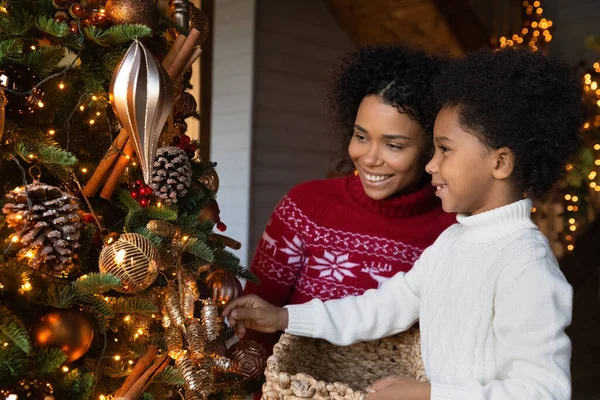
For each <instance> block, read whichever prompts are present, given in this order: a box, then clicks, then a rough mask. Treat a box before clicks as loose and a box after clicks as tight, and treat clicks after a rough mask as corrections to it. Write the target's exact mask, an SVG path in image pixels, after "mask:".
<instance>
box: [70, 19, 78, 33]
mask: <svg viewBox="0 0 600 400" xmlns="http://www.w3.org/2000/svg"><path fill="white" fill-rule="evenodd" d="M69 30H70V31H71V33H79V25H77V22H75V21H71V22H69Z"/></svg>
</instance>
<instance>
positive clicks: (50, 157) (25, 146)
mask: <svg viewBox="0 0 600 400" xmlns="http://www.w3.org/2000/svg"><path fill="white" fill-rule="evenodd" d="M14 149H15V152H16V153H17V154H18V155H19V157H21V158H22V159H23V160H25V161H26V162H31V160H32V159H31V158H30V157H29V156H30V155H31V154H33V155H34V157H35V158H34V159H35V160H37V161H38V162H39V163H40V164H42V165H43V166H44V167H46V168H47V169H48V170H49V171H50V172H51V173H52V174H53V175H54V176H56V177H57V178H58V179H59V180H61V181H66V180H68V179H69V171H68V170H67V169H66V168H67V167H70V166H73V165H75V164H76V163H77V157H75V156H74V155H73V154H71V153H70V152H68V151H66V150H63V149H62V148H60V146H58V144H55V143H52V142H50V144H47V143H43V142H38V143H34V142H33V141H32V140H29V139H27V140H22V141H20V142H18V143H17V144H16V145H15V147H14Z"/></svg>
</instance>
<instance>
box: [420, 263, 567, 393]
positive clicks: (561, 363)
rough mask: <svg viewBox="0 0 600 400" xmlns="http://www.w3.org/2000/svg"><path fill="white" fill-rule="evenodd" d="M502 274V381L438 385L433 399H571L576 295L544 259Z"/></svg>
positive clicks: (498, 328)
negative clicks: (571, 331)
mask: <svg viewBox="0 0 600 400" xmlns="http://www.w3.org/2000/svg"><path fill="white" fill-rule="evenodd" d="M510 269H511V271H510V272H509V271H506V272H507V273H503V274H501V276H500V278H499V279H498V282H497V285H496V296H495V299H494V314H495V315H494V322H493V327H494V333H495V335H496V340H497V342H499V343H500V346H501V347H500V348H499V349H497V354H495V357H496V360H504V361H503V362H502V363H501V364H502V365H504V366H505V367H506V369H505V370H504V371H502V370H501V371H497V373H498V374H500V375H501V376H502V379H498V380H494V381H492V382H490V383H488V384H487V385H481V384H480V383H479V382H476V381H475V380H474V379H472V381H470V382H465V384H464V385H463V386H457V385H445V384H442V383H436V382H432V387H431V400H484V399H485V400H522V399H544V400H546V399H547V400H568V399H570V398H571V377H570V370H569V363H570V358H571V342H570V341H569V338H568V337H567V335H566V334H565V332H564V330H565V328H566V327H567V326H568V325H569V324H570V323H571V312H572V304H573V303H572V299H573V290H572V288H571V286H570V285H569V284H568V283H567V281H566V280H565V278H564V276H563V275H562V273H561V272H560V270H559V269H558V266H557V265H556V264H555V263H552V262H549V261H548V260H547V259H546V260H538V261H536V262H533V263H529V264H526V265H517V266H511V268H510Z"/></svg>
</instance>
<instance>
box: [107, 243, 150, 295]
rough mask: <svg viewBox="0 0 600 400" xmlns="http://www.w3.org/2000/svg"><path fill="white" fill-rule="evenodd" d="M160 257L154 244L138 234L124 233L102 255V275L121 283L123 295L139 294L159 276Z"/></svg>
mask: <svg viewBox="0 0 600 400" xmlns="http://www.w3.org/2000/svg"><path fill="white" fill-rule="evenodd" d="M158 265H159V255H158V250H157V249H156V247H154V245H153V244H152V242H151V241H150V240H149V239H147V238H145V237H144V236H142V235H139V234H137V233H124V234H123V235H121V237H119V239H118V240H117V241H115V242H114V243H113V244H111V245H110V246H106V247H104V248H103V249H102V251H101V252H100V261H99V268H100V272H102V273H105V274H113V275H115V276H116V277H118V278H120V279H121V282H123V287H122V288H121V289H118V291H120V292H122V293H136V292H139V291H142V290H144V289H146V288H147V287H148V286H150V285H151V284H152V283H153V282H154V280H155V279H156V277H157V276H158Z"/></svg>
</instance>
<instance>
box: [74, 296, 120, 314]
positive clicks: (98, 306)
mask: <svg viewBox="0 0 600 400" xmlns="http://www.w3.org/2000/svg"><path fill="white" fill-rule="evenodd" d="M81 302H82V303H83V304H85V305H87V306H88V307H87V308H88V310H89V311H91V312H92V313H95V314H97V315H98V316H103V317H105V318H107V319H111V318H114V316H115V313H114V312H113V310H112V309H111V307H110V306H109V304H108V302H107V301H106V300H104V298H103V297H101V296H99V295H87V296H82V297H81Z"/></svg>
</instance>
